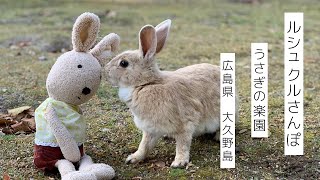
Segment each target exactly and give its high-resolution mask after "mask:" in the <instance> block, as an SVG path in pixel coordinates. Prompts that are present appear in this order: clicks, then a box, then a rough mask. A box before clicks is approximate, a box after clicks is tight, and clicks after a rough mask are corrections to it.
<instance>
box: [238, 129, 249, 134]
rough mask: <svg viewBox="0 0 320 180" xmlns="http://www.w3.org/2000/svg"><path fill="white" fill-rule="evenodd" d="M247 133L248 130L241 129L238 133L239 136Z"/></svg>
mask: <svg viewBox="0 0 320 180" xmlns="http://www.w3.org/2000/svg"><path fill="white" fill-rule="evenodd" d="M247 131H248V129H241V130H240V131H239V134H243V133H245V132H247Z"/></svg>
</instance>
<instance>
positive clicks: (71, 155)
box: [45, 103, 81, 162]
mask: <svg viewBox="0 0 320 180" xmlns="http://www.w3.org/2000/svg"><path fill="white" fill-rule="evenodd" d="M45 118H46V119H47V121H48V123H49V126H50V128H51V130H52V132H53V134H54V136H55V138H56V139H57V142H58V144H59V146H60V149H61V151H62V154H63V156H64V158H66V159H67V160H69V161H71V162H77V161H79V160H80V158H81V154H80V150H79V147H78V145H77V143H76V141H75V140H74V139H73V137H72V136H71V134H70V133H69V131H68V130H67V128H66V127H65V126H64V125H63V124H62V123H61V121H60V120H59V118H58V116H57V115H56V112H55V110H54V109H53V108H52V106H51V104H50V103H49V104H48V107H47V110H46V113H45Z"/></svg>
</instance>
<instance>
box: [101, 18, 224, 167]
mask: <svg viewBox="0 0 320 180" xmlns="http://www.w3.org/2000/svg"><path fill="white" fill-rule="evenodd" d="M170 25H171V20H166V21H164V22H162V23H160V24H159V25H157V26H156V27H153V26H152V25H146V26H144V27H143V28H142V29H141V30H140V33H139V49H138V50H128V51H125V52H123V53H121V54H119V55H117V56H116V57H115V58H113V59H112V60H111V61H110V62H109V63H108V64H107V65H106V69H105V71H106V75H107V78H108V81H109V82H110V83H111V84H113V85H114V86H119V97H120V99H121V100H122V101H124V102H125V103H126V104H127V105H128V106H129V108H130V110H131V112H132V114H133V116H134V122H135V124H136V126H137V127H138V128H139V129H140V130H142V131H143V137H142V141H141V142H140V145H139V148H138V150H137V151H136V152H135V153H133V154H131V155H129V156H128V158H127V159H126V162H127V163H128V162H130V163H137V162H139V161H142V160H144V159H145V158H146V156H147V155H148V153H150V151H151V150H152V148H153V147H154V146H155V145H156V142H157V141H158V139H159V138H160V137H162V136H163V135H168V136H171V137H173V138H175V140H176V156H175V159H174V161H173V162H172V164H171V166H172V167H182V166H185V165H186V164H187V163H188V162H189V150H190V145H191V141H192V137H193V136H197V135H201V134H204V133H213V132H217V131H219V126H220V122H219V121H220V94H219V93H220V69H219V67H218V66H214V65H211V64H196V65H192V66H188V67H185V68H181V69H178V70H176V71H171V72H170V71H160V70H159V68H158V66H157V64H156V61H155V55H156V54H157V53H159V52H160V51H161V49H162V48H163V46H164V44H165V42H166V39H167V37H168V34H169V28H170ZM216 135H218V136H216V137H215V138H216V139H219V132H217V133H216Z"/></svg>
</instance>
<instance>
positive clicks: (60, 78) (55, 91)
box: [34, 13, 120, 180]
mask: <svg viewBox="0 0 320 180" xmlns="http://www.w3.org/2000/svg"><path fill="white" fill-rule="evenodd" d="M99 28H100V20H99V18H98V16H96V15H95V14H92V13H83V14H81V15H80V16H79V17H78V18H77V20H76V22H75V24H74V26H73V31H72V44H73V50H72V51H69V52H66V53H64V54H62V55H61V56H60V57H59V58H58V59H57V61H56V62H55V64H54V65H53V67H52V68H51V70H50V72H49V75H48V77H47V81H46V87H47V91H48V94H49V98H47V99H46V100H45V101H44V102H43V103H42V104H41V105H40V106H39V107H38V108H37V109H36V111H35V120H36V129H37V130H36V134H35V145H34V164H35V166H36V167H37V168H39V169H41V170H44V171H53V170H57V169H58V170H59V172H60V174H61V177H62V179H76V180H91V179H112V178H113V177H114V176H115V171H114V170H113V168H112V167H110V166H109V165H107V164H102V163H100V164H95V163H93V162H92V159H91V157H90V156H88V155H86V154H85V152H84V147H83V143H84V142H85V137H86V122H85V119H84V117H83V116H82V113H81V110H80V108H79V105H80V104H82V103H84V102H86V101H88V100H89V99H90V98H91V97H92V96H93V95H94V94H95V93H96V91H97V89H98V87H99V85H100V81H101V65H100V64H102V63H103V62H104V61H106V60H108V59H110V58H111V55H112V53H113V52H114V51H116V49H117V48H118V46H119V43H120V38H119V36H118V35H117V34H114V33H111V34H109V35H107V36H105V37H104V38H103V39H102V40H101V41H100V42H99V43H98V44H97V45H96V46H94V47H93V48H92V49H91V47H92V46H93V45H94V43H95V40H96V37H97V35H98V32H99ZM77 168H78V171H77V170H76V169H77Z"/></svg>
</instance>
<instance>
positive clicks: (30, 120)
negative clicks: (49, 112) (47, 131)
mask: <svg viewBox="0 0 320 180" xmlns="http://www.w3.org/2000/svg"><path fill="white" fill-rule="evenodd" d="M21 121H22V122H23V123H25V124H26V125H27V126H28V127H29V128H30V129H31V130H36V122H35V120H34V118H24V119H22V120H21Z"/></svg>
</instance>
